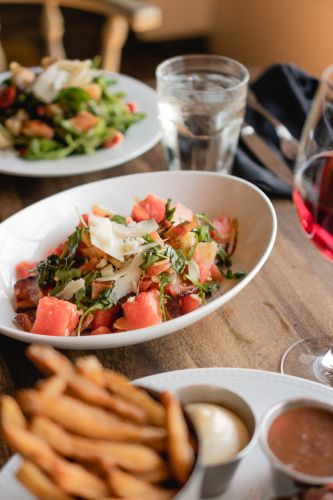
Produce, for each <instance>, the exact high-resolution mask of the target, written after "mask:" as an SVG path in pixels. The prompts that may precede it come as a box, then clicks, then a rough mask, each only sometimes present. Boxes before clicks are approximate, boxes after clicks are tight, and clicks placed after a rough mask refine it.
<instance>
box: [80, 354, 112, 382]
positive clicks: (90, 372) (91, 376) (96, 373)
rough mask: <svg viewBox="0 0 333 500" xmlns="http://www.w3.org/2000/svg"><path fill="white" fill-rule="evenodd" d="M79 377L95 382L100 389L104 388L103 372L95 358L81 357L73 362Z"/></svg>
mask: <svg viewBox="0 0 333 500" xmlns="http://www.w3.org/2000/svg"><path fill="white" fill-rule="evenodd" d="M75 365H76V368H77V370H78V372H79V373H81V375H83V376H84V377H86V378H87V379H88V380H91V381H92V382H95V384H96V385H99V386H100V387H106V379H105V370H104V368H103V366H102V365H101V363H100V362H99V360H98V359H97V358H96V356H83V357H81V358H78V359H77V360H76V361H75Z"/></svg>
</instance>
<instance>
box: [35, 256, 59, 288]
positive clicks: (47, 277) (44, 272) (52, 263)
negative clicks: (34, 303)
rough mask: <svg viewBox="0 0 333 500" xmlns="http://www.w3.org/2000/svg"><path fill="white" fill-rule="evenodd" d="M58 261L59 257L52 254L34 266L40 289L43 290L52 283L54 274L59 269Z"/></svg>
mask: <svg viewBox="0 0 333 500" xmlns="http://www.w3.org/2000/svg"><path fill="white" fill-rule="evenodd" d="M59 261H60V259H59V256H58V255H55V254H52V255H49V256H48V257H47V258H46V259H45V260H42V261H41V262H40V263H39V264H38V265H37V266H36V268H35V270H36V271H38V285H39V286H40V287H41V288H45V287H46V286H48V285H50V284H51V283H52V282H53V280H54V276H55V273H56V271H57V269H58V267H59Z"/></svg>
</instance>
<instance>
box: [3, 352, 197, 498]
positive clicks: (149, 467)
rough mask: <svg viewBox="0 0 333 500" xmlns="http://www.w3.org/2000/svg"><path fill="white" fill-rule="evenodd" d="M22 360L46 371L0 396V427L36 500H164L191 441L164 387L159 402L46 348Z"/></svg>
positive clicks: (92, 365)
mask: <svg viewBox="0 0 333 500" xmlns="http://www.w3.org/2000/svg"><path fill="white" fill-rule="evenodd" d="M27 354H28V357H29V358H30V359H31V360H32V361H33V362H34V363H35V364H36V366H37V367H38V368H39V369H40V370H41V371H42V372H44V373H45V374H46V375H47V378H45V379H43V380H41V381H40V382H38V383H37V384H36V387H35V388H33V389H23V390H20V391H19V392H18V393H17V395H16V398H15V399H14V398H12V397H11V396H7V395H4V396H2V397H1V427H2V432H3V436H4V438H5V440H6V441H7V443H8V444H9V446H10V447H11V448H12V449H13V450H14V451H16V452H18V453H20V455H21V456H22V457H23V459H22V463H21V465H20V468H19V470H18V471H17V478H18V479H19V481H21V483H23V484H24V485H25V486H26V488H27V489H28V490H29V491H30V492H32V493H33V494H34V495H35V496H36V497H37V498H40V499H44V500H70V499H76V498H80V499H104V500H107V499H108V500H111V499H116V498H123V499H124V498H125V499H127V500H139V499H143V498H145V499H147V500H168V499H170V498H173V497H174V496H175V495H176V494H177V491H179V489H181V487H182V486H183V485H184V484H185V483H186V482H187V480H188V478H189V476H190V474H191V472H192V469H193V466H194V462H195V456H196V452H195V444H193V443H195V439H194V438H193V435H192V434H191V433H190V432H189V429H188V426H187V424H186V421H185V419H184V415H183V411H182V408H181V406H180V404H179V402H178V401H177V399H176V398H175V397H174V396H173V395H172V394H171V393H169V392H164V393H161V395H160V401H157V400H156V399H154V398H153V397H152V396H151V395H150V394H148V392H146V391H145V390H143V389H141V388H138V387H136V386H134V385H132V384H130V383H129V381H128V380H127V379H126V378H125V377H124V376H122V375H120V374H118V373H115V372H114V371H112V370H109V369H104V368H103V366H102V365H101V364H100V362H99V361H98V359H97V358H96V357H94V356H85V357H81V358H79V359H78V360H77V361H76V363H75V364H72V363H71V362H70V361H69V360H68V359H67V358H66V357H65V356H63V355H62V354H60V353H59V352H57V351H56V350H54V349H53V348H51V347H48V346H44V345H31V346H30V347H29V348H28V350H27Z"/></svg>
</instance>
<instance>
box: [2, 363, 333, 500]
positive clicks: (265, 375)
mask: <svg viewBox="0 0 333 500" xmlns="http://www.w3.org/2000/svg"><path fill="white" fill-rule="evenodd" d="M136 383H138V384H140V385H144V386H147V387H151V388H154V389H157V390H161V389H168V390H175V389H178V388H180V387H183V386H188V385H192V384H213V385H217V386H221V387H225V388H227V389H230V390H232V391H235V392H237V393H238V394H239V395H240V396H243V397H244V398H245V399H246V401H247V402H248V403H249V404H250V406H251V407H252V409H253V410H254V413H255V415H256V417H257V419H258V421H260V418H261V417H262V415H263V413H264V412H265V411H266V410H267V409H268V408H269V407H270V406H272V405H273V404H275V403H277V402H278V401H282V400H285V399H291V398H302V397H306V398H312V399H316V400H320V401H325V402H327V403H330V404H332V405H333V390H332V389H330V388H329V387H326V386H324V385H321V384H317V383H316V382H310V381H307V380H304V379H301V378H297V377H290V376H288V375H281V374H279V373H273V372H264V371H259V370H246V369H239V368H197V369H193V370H179V371H174V372H168V373H161V374H159V375H152V376H150V377H145V378H141V379H139V380H137V381H136ZM19 463H20V458H19V457H18V455H15V456H14V457H12V458H11V459H10V460H9V461H8V462H7V463H6V465H5V466H4V467H3V468H2V469H1V471H0V490H1V493H2V495H3V496H2V497H1V498H4V499H6V500H7V499H10V500H32V499H33V497H32V496H31V495H29V494H28V493H27V492H26V490H25V489H24V488H22V487H21V486H20V484H19V483H18V482H17V481H16V479H15V477H14V474H15V471H16V469H17V467H18V464H19ZM271 483H272V482H271V475H270V467H269V464H268V461H267V459H266V457H265V455H264V454H263V452H262V451H261V449H260V446H259V444H256V445H255V447H254V448H253V450H252V451H251V452H250V453H249V454H248V455H247V456H246V457H245V459H244V460H243V461H242V462H241V464H240V466H239V468H238V469H237V472H236V474H235V476H234V478H233V480H232V483H231V486H230V488H229V489H228V491H227V492H226V493H225V494H224V495H221V496H220V497H218V498H221V499H223V500H245V499H246V500H267V499H269V498H271V497H272V495H273V490H272V484H271Z"/></svg>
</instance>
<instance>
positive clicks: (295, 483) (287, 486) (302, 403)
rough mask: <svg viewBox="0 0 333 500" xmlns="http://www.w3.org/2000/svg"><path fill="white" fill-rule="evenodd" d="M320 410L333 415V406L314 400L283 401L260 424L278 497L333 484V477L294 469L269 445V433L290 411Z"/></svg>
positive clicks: (263, 445)
mask: <svg viewBox="0 0 333 500" xmlns="http://www.w3.org/2000/svg"><path fill="white" fill-rule="evenodd" d="M304 407H311V408H319V409H322V410H326V411H329V412H330V413H332V415H333V406H332V405H329V404H326V403H323V402H321V401H316V400H313V399H303V398H302V399H293V400H289V401H282V402H280V403H278V404H276V405H274V406H273V407H272V408H270V409H269V410H268V411H267V412H266V413H265V415H264V416H263V419H262V421H261V424H260V429H261V430H260V444H261V447H262V449H263V451H264V453H265V455H266V457H267V458H268V460H269V461H270V464H271V467H272V479H273V487H274V491H275V493H276V495H278V496H280V495H281V496H289V495H293V494H295V493H298V492H299V491H301V490H303V489H306V488H309V486H323V485H325V484H330V483H333V476H313V475H310V474H305V473H303V472H299V471H297V470H295V469H292V468H291V467H290V466H288V465H287V464H285V463H284V462H282V461H281V460H280V459H279V458H277V457H276V455H274V453H273V451H272V450H271V448H270V447H269V445H268V432H269V429H270V427H271V425H272V423H273V422H274V420H275V419H276V418H277V417H278V416H279V415H282V414H283V413H285V412H286V411H288V410H292V409H296V408H304Z"/></svg>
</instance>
